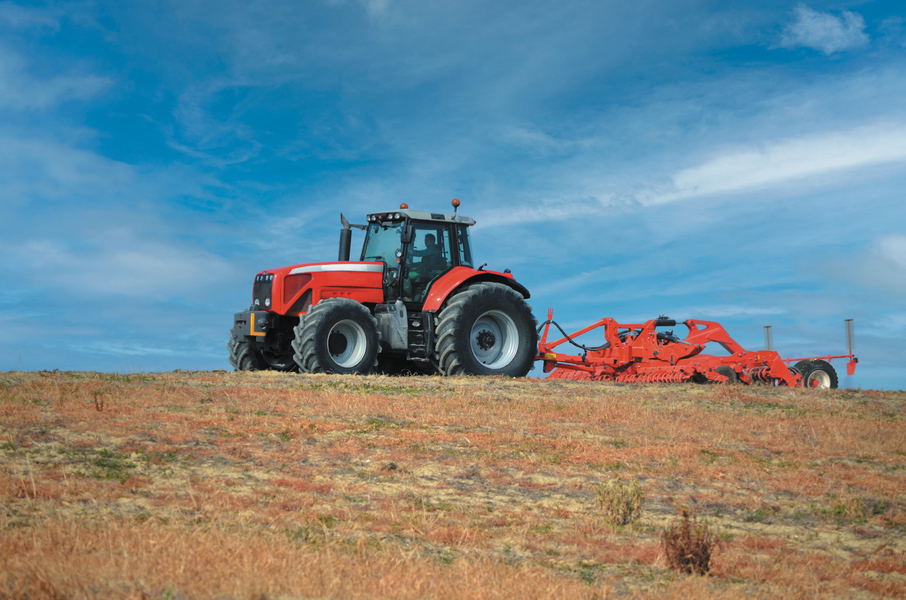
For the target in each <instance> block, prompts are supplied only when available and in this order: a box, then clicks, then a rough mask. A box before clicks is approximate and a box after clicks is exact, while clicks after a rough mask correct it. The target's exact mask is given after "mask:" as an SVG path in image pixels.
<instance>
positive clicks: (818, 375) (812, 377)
mask: <svg viewBox="0 0 906 600" xmlns="http://www.w3.org/2000/svg"><path fill="white" fill-rule="evenodd" d="M795 368H796V369H798V371H799V372H800V373H802V387H804V388H809V389H812V390H835V389H837V385H838V383H839V382H838V379H837V371H835V370H834V368H833V367H832V366H831V364H830V363H829V362H827V361H826V360H819V359H811V360H801V361H799V362H797V363H796V367H795Z"/></svg>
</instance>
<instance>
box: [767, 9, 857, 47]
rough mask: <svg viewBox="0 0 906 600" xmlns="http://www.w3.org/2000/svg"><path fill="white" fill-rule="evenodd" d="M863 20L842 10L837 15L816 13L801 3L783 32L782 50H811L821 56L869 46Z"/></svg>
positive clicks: (855, 14)
mask: <svg viewBox="0 0 906 600" xmlns="http://www.w3.org/2000/svg"><path fill="white" fill-rule="evenodd" d="M864 30H865V19H863V18H862V15H860V14H858V13H852V12H849V11H846V10H844V11H843V12H841V13H840V16H839V17H837V16H834V15H832V14H831V13H826V12H819V11H817V10H814V9H811V8H809V7H808V6H806V5H805V4H800V5H799V6H797V7H796V10H795V18H794V19H793V21H792V22H791V23H789V24H788V25H787V26H786V28H785V29H784V31H783V37H781V39H780V46H781V47H783V48H812V49H814V50H819V51H821V52H823V53H824V54H833V53H835V52H841V51H843V50H852V49H855V48H861V47H862V46H866V45H868V43H869V41H870V40H869V37H868V34H866V33H865V31H864Z"/></svg>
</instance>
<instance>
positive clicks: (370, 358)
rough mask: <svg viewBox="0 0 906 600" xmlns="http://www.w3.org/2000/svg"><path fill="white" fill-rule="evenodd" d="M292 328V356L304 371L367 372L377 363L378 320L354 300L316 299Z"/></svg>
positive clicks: (378, 346) (378, 343)
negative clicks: (293, 337)
mask: <svg viewBox="0 0 906 600" xmlns="http://www.w3.org/2000/svg"><path fill="white" fill-rule="evenodd" d="M294 331H295V339H294V340H293V350H294V354H293V359H294V360H295V362H296V364H297V365H298V366H299V370H300V371H302V372H303V373H341V374H352V373H357V374H359V375H367V374H369V373H371V372H372V371H373V370H374V367H375V365H376V364H377V355H378V351H379V350H380V333H379V332H378V328H377V321H376V320H375V318H374V317H373V316H372V315H371V313H370V312H368V309H367V308H365V307H364V306H363V305H361V304H359V303H358V302H356V301H355V300H350V299H349V298H329V299H327V300H322V301H320V302H318V303H317V304H316V305H315V306H313V307H312V308H311V310H309V311H308V313H307V314H305V315H303V316H302V317H301V318H300V320H299V324H298V325H297V326H296V328H295V330H294Z"/></svg>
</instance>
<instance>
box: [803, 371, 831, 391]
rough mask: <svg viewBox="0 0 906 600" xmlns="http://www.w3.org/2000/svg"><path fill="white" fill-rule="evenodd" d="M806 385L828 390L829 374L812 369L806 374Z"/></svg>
mask: <svg viewBox="0 0 906 600" xmlns="http://www.w3.org/2000/svg"><path fill="white" fill-rule="evenodd" d="M806 386H807V387H810V388H812V389H813V390H829V389H830V375H828V374H827V373H825V372H824V371H812V372H811V373H809V375H808V380H807V381H806Z"/></svg>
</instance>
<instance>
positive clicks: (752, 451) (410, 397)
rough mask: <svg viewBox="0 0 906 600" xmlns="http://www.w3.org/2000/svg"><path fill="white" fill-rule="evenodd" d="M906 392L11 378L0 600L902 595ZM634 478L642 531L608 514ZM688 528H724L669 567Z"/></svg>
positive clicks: (332, 379) (2, 438) (472, 381)
mask: <svg viewBox="0 0 906 600" xmlns="http://www.w3.org/2000/svg"><path fill="white" fill-rule="evenodd" d="M904 407H906V392H872V391H853V390H834V391H829V392H817V393H816V392H809V391H805V390H799V389H783V388H772V387H738V386H729V385H711V386H696V385H647V386H645V385H620V384H606V383H579V382H570V381H544V380H539V379H521V380H518V379H517V380H512V379H498V378H491V379H480V378H454V379H443V378H437V377H422V378H391V377H383V376H369V377H336V376H321V375H314V376H311V375H283V374H276V373H225V372H198V373H185V372H174V373H161V374H140V375H112V374H98V373H57V372H54V373H47V372H43V373H0V501H2V510H0V598H15V599H19V598H162V599H174V600H175V599H188V598H223V599H226V598H237V599H238V598H249V599H259V598H260V599H264V598H267V599H275V598H375V597H392V598H440V597H443V598H619V597H632V598H647V597H658V598H683V599H688V598H711V597H714V598H717V597H720V598H737V597H738V598H743V597H745V598H749V597H761V598H833V597H837V598H887V597H906V426H904V417H906V413H904ZM615 477H617V478H621V479H623V480H625V481H630V480H636V481H638V482H639V483H640V484H641V488H642V491H643V492H644V501H643V503H642V506H641V514H640V517H639V519H638V520H637V521H636V522H635V523H632V524H629V525H625V526H612V525H610V524H608V522H607V521H606V520H605V519H604V515H603V513H602V510H601V507H600V506H599V504H598V503H597V502H596V490H597V489H598V488H599V487H600V486H601V484H602V483H603V482H606V481H609V480H610V479H611V478H615ZM683 509H685V510H687V511H689V512H690V513H692V514H694V515H696V517H697V518H698V520H699V522H700V523H705V524H707V525H708V526H709V527H710V528H711V529H713V530H714V531H716V532H717V534H718V536H719V539H720V545H719V548H718V549H717V551H716V553H715V555H714V557H713V559H712V561H711V571H710V574H708V575H706V576H697V575H684V574H681V573H678V572H675V571H672V570H670V569H669V568H668V567H667V563H666V560H665V557H664V552H663V549H662V547H661V542H660V536H661V532H662V531H663V530H664V528H665V527H667V526H669V525H670V524H671V523H673V522H674V520H675V519H676V517H677V515H678V514H679V513H680V511H682V510H683Z"/></svg>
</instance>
